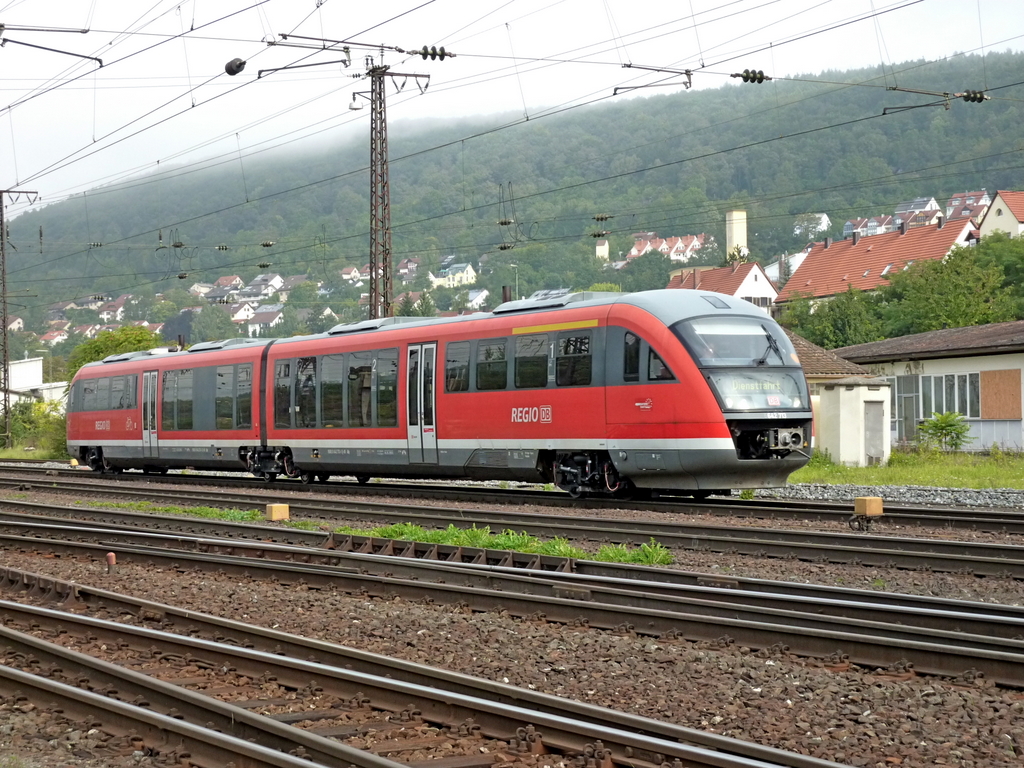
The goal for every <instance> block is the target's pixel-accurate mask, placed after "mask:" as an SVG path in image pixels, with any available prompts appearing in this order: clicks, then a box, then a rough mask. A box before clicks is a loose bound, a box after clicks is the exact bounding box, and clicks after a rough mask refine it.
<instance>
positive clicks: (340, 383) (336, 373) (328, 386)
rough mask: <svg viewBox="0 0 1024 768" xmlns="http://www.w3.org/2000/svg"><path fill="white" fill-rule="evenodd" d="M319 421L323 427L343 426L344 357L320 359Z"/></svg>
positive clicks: (330, 356) (329, 356) (333, 356)
mask: <svg viewBox="0 0 1024 768" xmlns="http://www.w3.org/2000/svg"><path fill="white" fill-rule="evenodd" d="M320 420H321V423H322V424H323V426H325V427H343V426H345V356H344V355H324V356H323V357H322V358H320Z"/></svg>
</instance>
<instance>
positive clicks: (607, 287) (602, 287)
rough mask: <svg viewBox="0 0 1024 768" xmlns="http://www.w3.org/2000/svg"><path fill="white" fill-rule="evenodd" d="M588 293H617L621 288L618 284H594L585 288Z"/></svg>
mask: <svg viewBox="0 0 1024 768" xmlns="http://www.w3.org/2000/svg"><path fill="white" fill-rule="evenodd" d="M587 290H588V291H598V292H602V291H607V292H609V293H619V292H620V291H621V290H622V287H621V286H620V285H619V284H618V283H594V284H593V285H592V286H590V287H589V288H587Z"/></svg>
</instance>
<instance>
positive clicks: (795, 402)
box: [793, 397, 800, 408]
mask: <svg viewBox="0 0 1024 768" xmlns="http://www.w3.org/2000/svg"><path fill="white" fill-rule="evenodd" d="M793 407H794V408H799V407H800V398H799V397H794V398H793Z"/></svg>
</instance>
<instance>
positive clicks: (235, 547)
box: [0, 521, 1024, 652]
mask: <svg viewBox="0 0 1024 768" xmlns="http://www.w3.org/2000/svg"><path fill="white" fill-rule="evenodd" d="M0 527H2V528H3V529H5V530H6V532H7V533H8V534H17V535H22V536H39V535H49V536H57V537H59V538H60V539H61V540H69V539H70V540H75V541H92V542H95V543H100V544H104V545H106V544H109V545H110V546H111V547H116V546H118V545H123V544H125V543H127V544H129V545H133V546H161V547H165V548H166V547H172V548H175V549H178V548H181V549H185V550H189V551H199V552H205V553H212V554H217V555H229V556H234V557H256V558H260V559H268V560H276V561H283V562H287V563H291V564H293V565H294V566H295V568H296V569H302V570H304V569H306V568H307V567H313V568H316V567H319V566H328V567H332V568H343V569H346V570H347V571H348V572H359V573H361V574H364V575H371V576H377V577H380V576H388V577H395V578H401V579H412V580H419V581H424V582H435V583H441V582H443V583H446V584H454V585H459V586H463V587H468V588H481V587H483V588H489V589H499V590H501V591H503V592H514V593H518V594H534V595H547V596H550V597H566V598H569V599H574V600H580V601H583V602H594V603H600V604H605V605H618V606H623V607H626V608H644V609H650V610H661V611H669V612H671V611H685V612H689V613H697V614H700V615H702V616H708V617H711V616H729V617H732V618H745V619H749V620H751V621H767V622H771V623H785V624H787V625H789V626H792V627H808V628H809V627H817V628H823V629H831V630H835V631H850V632H852V633H860V634H865V635H879V636H882V637H887V638H891V639H900V638H904V637H906V639H911V640H914V639H924V640H927V641H939V640H942V641H945V642H946V643H948V644H950V645H965V646H969V647H972V648H986V647H991V648H992V649H994V650H1011V651H1013V652H1021V651H1024V640H1020V638H1021V637H1022V636H1024V612H1022V611H1021V610H1020V609H1014V608H1013V607H1012V606H1007V607H1005V608H1004V611H1005V612H1004V613H1003V615H998V613H999V611H1000V607H999V606H984V605H982V604H975V606H974V607H973V611H971V612H957V611H954V610H951V609H949V608H948V607H943V608H939V607H934V606H930V607H927V608H924V607H909V606H908V605H906V604H901V605H896V606H891V605H884V604H882V603H881V602H880V601H875V602H873V603H869V604H864V603H860V602H853V601H847V600H844V601H835V600H831V599H828V598H827V597H804V596H790V595H780V594H769V593H741V592H736V591H733V590H728V589H725V590H723V589H721V588H716V587H709V586H689V585H681V584H669V583H665V582H644V581H639V580H637V579H620V578H615V577H611V576H597V575H593V574H590V575H582V574H574V573H568V572H565V573H559V572H558V571H536V570H527V569H523V568H515V567H504V566H501V565H489V564H487V563H481V562H479V561H477V562H472V561H470V562H466V561H461V562H460V561H452V560H443V561H442V560H425V559H420V558H406V557H401V556H397V557H395V556H381V555H377V554H366V553H359V552H353V551H351V549H349V550H348V551H344V550H337V549H335V550H329V549H319V548H311V547H296V546H289V545H276V544H271V543H268V542H266V541H238V540H226V539H209V538H202V537H195V536H184V535H180V534H166V533H161V532H158V531H152V530H137V529H127V528H102V527H84V526H78V525H76V526H67V525H63V524H61V523H58V524H52V523H44V522H30V521H23V522H14V523H9V522H0ZM111 536H114V537H116V541H109V537H111ZM452 549H456V548H452ZM459 549H461V548H459ZM477 552H480V551H479V550H478V551H477ZM467 554H468V553H467ZM472 559H473V560H477V558H475V557H474V558H472ZM565 562H566V565H568V564H569V561H565ZM951 628H953V629H951Z"/></svg>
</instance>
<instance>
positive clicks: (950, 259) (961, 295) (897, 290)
mask: <svg viewBox="0 0 1024 768" xmlns="http://www.w3.org/2000/svg"><path fill="white" fill-rule="evenodd" d="M1003 277H1004V276H1003V271H1002V269H1001V268H1000V267H999V266H997V265H996V264H994V263H992V262H991V261H990V262H989V263H987V264H986V263H985V262H984V261H982V260H979V259H978V258H977V257H976V255H975V253H974V250H973V249H971V248H964V247H956V248H953V250H952V251H950V252H949V255H948V256H946V258H945V259H940V260H934V261H924V262H918V263H917V264H914V265H913V266H911V267H910V269H908V270H906V271H902V272H897V273H896V274H895V275H893V276H892V277H891V278H890V282H889V285H888V286H886V287H885V288H883V289H882V290H881V301H882V318H883V321H884V331H885V335H886V337H893V336H905V335H907V334H911V333H923V332H925V331H937V330H940V329H942V328H962V327H965V326H969V325H984V324H987V323H999V322H1003V321H1006V320H1013V319H1014V317H1016V314H1015V309H1016V306H1015V302H1014V300H1013V298H1012V297H1011V296H1010V292H1009V289H1008V288H1005V287H1004V286H1003Z"/></svg>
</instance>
